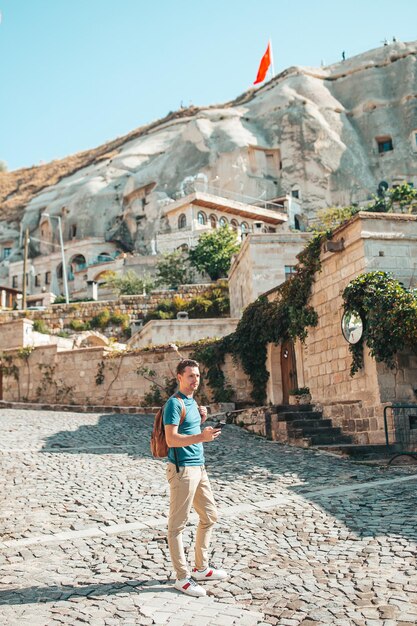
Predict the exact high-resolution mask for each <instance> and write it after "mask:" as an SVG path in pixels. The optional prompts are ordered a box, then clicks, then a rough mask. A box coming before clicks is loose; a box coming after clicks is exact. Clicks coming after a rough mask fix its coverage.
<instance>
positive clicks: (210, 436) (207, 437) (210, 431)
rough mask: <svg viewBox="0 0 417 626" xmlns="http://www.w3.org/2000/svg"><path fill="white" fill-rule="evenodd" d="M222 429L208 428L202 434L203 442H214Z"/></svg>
mask: <svg viewBox="0 0 417 626" xmlns="http://www.w3.org/2000/svg"><path fill="white" fill-rule="evenodd" d="M221 432H222V431H221V429H220V428H213V426H206V428H205V429H204V430H203V432H202V433H201V434H202V435H203V441H214V440H215V439H217V437H218V436H219V435H220V433H221Z"/></svg>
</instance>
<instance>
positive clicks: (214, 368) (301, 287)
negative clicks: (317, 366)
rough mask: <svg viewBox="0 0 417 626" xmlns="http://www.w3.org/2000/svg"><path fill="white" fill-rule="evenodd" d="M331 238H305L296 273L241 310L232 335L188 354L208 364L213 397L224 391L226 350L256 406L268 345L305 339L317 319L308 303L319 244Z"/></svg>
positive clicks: (264, 377)
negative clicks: (249, 385)
mask: <svg viewBox="0 0 417 626" xmlns="http://www.w3.org/2000/svg"><path fill="white" fill-rule="evenodd" d="M331 236H332V234H331V231H326V232H324V233H318V234H316V235H315V236H314V237H313V238H312V239H311V240H310V241H309V243H308V244H307V246H306V247H305V248H304V250H302V252H301V253H300V254H299V255H298V257H297V258H298V264H297V266H296V273H295V274H294V276H292V277H291V278H290V279H289V280H288V281H286V282H285V283H283V284H282V285H281V286H280V287H278V289H277V290H276V294H275V295H276V297H275V299H274V300H272V301H269V300H268V298H267V297H266V296H260V297H259V298H258V299H257V300H256V301H255V302H253V303H252V304H250V305H249V306H248V307H247V308H246V309H245V311H244V313H243V316H242V319H241V320H240V321H239V324H238V326H237V328H236V331H235V332H234V333H232V334H231V335H228V336H227V337H224V338H223V339H220V340H216V341H212V342H209V343H207V344H206V345H205V346H204V348H203V349H197V350H196V351H195V352H194V354H193V358H196V359H197V360H199V361H200V362H201V363H202V364H203V365H205V366H206V367H207V368H208V369H207V377H208V380H209V384H210V386H211V387H212V389H213V390H214V394H215V397H219V396H222V395H223V394H224V393H225V392H226V393H227V387H226V386H225V378H224V374H223V372H222V370H221V365H222V364H223V363H224V357H225V355H226V353H230V354H232V355H233V357H234V358H235V359H237V360H238V361H240V363H241V364H242V367H243V370H244V372H245V373H246V374H247V375H248V376H249V379H250V381H251V383H252V398H253V400H254V401H255V402H256V403H258V404H261V403H264V402H265V398H266V385H267V382H268V378H269V373H268V371H267V369H266V357H267V346H268V343H275V344H277V343H280V342H282V341H285V340H286V339H296V338H298V339H300V340H301V341H305V339H306V337H307V328H308V327H309V326H316V325H317V323H318V318H317V313H316V312H315V311H314V309H313V308H312V307H311V306H309V304H308V301H309V299H310V296H311V289H312V285H313V282H314V276H315V274H316V272H318V271H320V269H321V261H320V252H321V247H322V244H323V242H324V241H325V240H326V239H330V238H331Z"/></svg>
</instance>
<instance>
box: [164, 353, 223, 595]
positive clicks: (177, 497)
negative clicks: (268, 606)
mask: <svg viewBox="0 0 417 626" xmlns="http://www.w3.org/2000/svg"><path fill="white" fill-rule="evenodd" d="M177 379H178V383H179V391H178V393H177V394H176V395H175V396H172V398H170V399H169V400H168V402H167V403H166V405H165V408H164V425H165V437H166V442H167V445H168V447H169V451H168V464H167V469H166V472H167V479H168V483H169V488H170V506H169V520H168V546H169V551H170V555H171V560H172V564H173V566H174V570H175V573H176V581H175V588H176V589H178V590H179V591H182V592H183V593H186V594H188V595H190V596H205V595H206V591H205V589H204V588H203V587H201V585H199V584H198V583H197V582H196V581H204V580H208V581H210V580H223V579H225V578H227V573H226V572H225V571H224V570H220V569H216V568H214V567H213V566H210V565H209V562H208V549H209V545H210V537H211V531H212V528H213V525H214V524H215V522H216V521H217V511H216V505H215V502H214V498H213V494H212V491H211V487H210V482H209V479H208V476H207V472H206V469H205V467H204V450H203V442H208V441H214V440H215V439H217V437H219V435H220V433H221V430H220V429H215V428H212V427H211V426H207V427H206V428H204V430H203V431H201V423H202V421H204V420H205V419H206V416H207V414H206V412H204V411H203V410H201V414H200V411H199V408H198V405H197V403H196V401H195V400H194V398H193V396H194V393H195V392H196V391H197V389H198V386H199V384H200V370H199V365H198V363H197V362H196V361H193V360H191V359H183V360H182V361H180V363H179V364H178V366H177ZM184 415H185V417H184ZM182 418H183V419H182ZM192 506H194V509H195V510H196V512H197V514H198V516H199V518H200V521H199V524H198V527H197V534H196V542H195V567H194V569H193V570H192V574H190V570H189V568H188V566H187V563H186V560H185V554H184V546H183V542H182V532H183V530H184V528H185V525H186V523H187V520H188V516H189V514H190V511H191V507H192Z"/></svg>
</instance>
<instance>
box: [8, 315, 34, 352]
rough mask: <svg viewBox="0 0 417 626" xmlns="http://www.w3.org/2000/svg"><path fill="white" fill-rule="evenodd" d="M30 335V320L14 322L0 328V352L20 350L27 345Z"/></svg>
mask: <svg viewBox="0 0 417 626" xmlns="http://www.w3.org/2000/svg"><path fill="white" fill-rule="evenodd" d="M31 334H32V322H31V321H30V320H25V319H21V320H16V321H14V322H7V323H6V324H2V325H1V326H0V350H7V349H13V348H22V347H23V346H27V345H28V341H29V337H30V335H31Z"/></svg>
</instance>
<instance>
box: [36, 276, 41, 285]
mask: <svg viewBox="0 0 417 626" xmlns="http://www.w3.org/2000/svg"><path fill="white" fill-rule="evenodd" d="M40 286H41V275H40V274H36V276H35V287H40Z"/></svg>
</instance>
